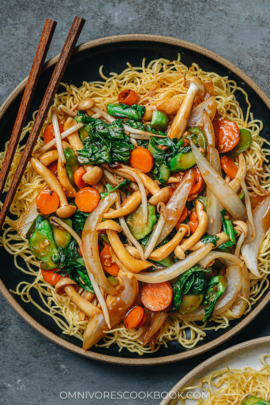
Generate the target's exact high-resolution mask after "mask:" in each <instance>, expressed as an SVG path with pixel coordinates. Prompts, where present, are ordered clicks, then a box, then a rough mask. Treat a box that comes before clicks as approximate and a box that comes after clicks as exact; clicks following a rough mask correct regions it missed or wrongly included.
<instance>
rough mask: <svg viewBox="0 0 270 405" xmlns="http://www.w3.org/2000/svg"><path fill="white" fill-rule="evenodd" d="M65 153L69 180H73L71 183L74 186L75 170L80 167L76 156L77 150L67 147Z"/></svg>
mask: <svg viewBox="0 0 270 405" xmlns="http://www.w3.org/2000/svg"><path fill="white" fill-rule="evenodd" d="M64 155H65V158H66V164H65V167H66V170H67V174H68V178H69V181H70V182H71V184H72V185H73V186H75V183H74V180H73V176H74V173H75V171H76V170H77V169H78V168H79V167H80V164H79V163H78V161H77V158H76V155H75V152H74V150H73V149H71V148H66V149H65V150H64Z"/></svg>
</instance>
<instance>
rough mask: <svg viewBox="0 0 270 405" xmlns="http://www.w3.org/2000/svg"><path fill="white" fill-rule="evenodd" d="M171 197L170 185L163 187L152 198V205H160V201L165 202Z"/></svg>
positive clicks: (150, 200) (150, 201)
mask: <svg viewBox="0 0 270 405" xmlns="http://www.w3.org/2000/svg"><path fill="white" fill-rule="evenodd" d="M169 198H170V189H169V187H163V188H162V189H161V190H159V191H158V192H157V193H156V194H154V195H153V196H152V197H151V198H150V199H149V201H148V202H149V203H150V204H152V205H158V203H160V202H163V203H166V202H167V201H168V199H169Z"/></svg>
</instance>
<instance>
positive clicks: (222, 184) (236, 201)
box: [190, 141, 246, 219]
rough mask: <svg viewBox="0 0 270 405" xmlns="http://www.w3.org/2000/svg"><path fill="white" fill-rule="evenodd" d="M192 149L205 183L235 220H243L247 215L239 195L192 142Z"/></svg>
mask: <svg viewBox="0 0 270 405" xmlns="http://www.w3.org/2000/svg"><path fill="white" fill-rule="evenodd" d="M190 143H191V148H192V152H193V155H194V158H195V160H196V163H197V165H198V168H199V170H200V172H201V175H202V176H203V178H204V181H205V183H206V184H207V186H208V187H209V188H210V190H211V191H212V193H213V194H214V195H215V196H216V198H217V199H218V200H219V202H220V203H221V204H222V206H223V207H224V208H225V209H226V210H227V211H228V212H229V213H230V214H231V215H232V216H233V217H234V218H235V219H242V218H243V217H245V215H246V208H245V206H244V204H243V203H242V201H241V200H240V198H239V197H238V195H237V194H236V193H235V192H234V191H233V190H232V189H231V187H230V186H229V185H228V184H227V183H226V181H225V180H224V179H223V178H222V177H221V176H220V175H219V174H218V173H217V172H216V170H214V169H213V167H212V166H211V165H210V163H209V162H208V161H207V159H206V158H205V157H204V156H203V155H202V154H201V152H200V151H199V150H198V148H197V147H196V146H195V145H194V143H193V142H192V141H191V142H190Z"/></svg>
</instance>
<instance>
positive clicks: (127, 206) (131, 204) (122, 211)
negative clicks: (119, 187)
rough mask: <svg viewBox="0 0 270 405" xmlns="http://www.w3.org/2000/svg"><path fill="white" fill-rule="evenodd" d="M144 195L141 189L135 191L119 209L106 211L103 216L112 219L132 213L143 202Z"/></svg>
mask: <svg viewBox="0 0 270 405" xmlns="http://www.w3.org/2000/svg"><path fill="white" fill-rule="evenodd" d="M141 202H142V197H141V193H140V191H135V193H133V194H131V196H130V197H129V198H128V199H127V200H126V201H124V202H123V204H122V207H121V208H119V209H118V210H114V211H112V212H106V213H105V214H104V215H103V218H106V219H111V218H119V217H123V216H125V215H128V214H130V213H131V212H133V211H135V210H136V208H137V207H138V206H139V205H140V204H141Z"/></svg>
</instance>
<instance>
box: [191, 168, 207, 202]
mask: <svg viewBox="0 0 270 405" xmlns="http://www.w3.org/2000/svg"><path fill="white" fill-rule="evenodd" d="M190 170H193V171H194V172H195V183H194V184H193V186H192V187H191V189H190V192H189V197H190V198H192V196H193V195H197V194H198V193H199V192H200V191H201V190H202V189H203V188H204V180H203V177H202V175H201V173H200V170H199V169H198V168H192V169H190Z"/></svg>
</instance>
